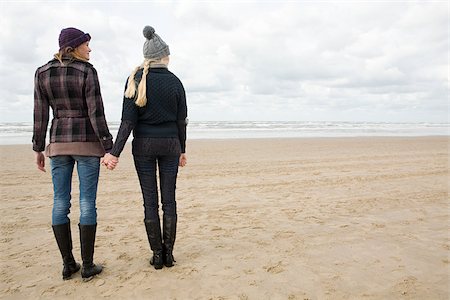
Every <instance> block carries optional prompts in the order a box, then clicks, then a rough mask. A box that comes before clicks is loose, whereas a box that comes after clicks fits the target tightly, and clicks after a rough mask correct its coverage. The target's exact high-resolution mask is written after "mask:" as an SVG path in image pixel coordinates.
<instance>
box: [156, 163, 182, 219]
mask: <svg viewBox="0 0 450 300" xmlns="http://www.w3.org/2000/svg"><path fill="white" fill-rule="evenodd" d="M178 163H179V156H178V155H176V156H173V155H170V156H169V155H165V156H159V157H158V167H159V185H160V189H161V202H162V209H163V212H164V215H165V216H171V217H174V216H176V215H177V202H176V199H175V190H176V185H177V174H178Z"/></svg>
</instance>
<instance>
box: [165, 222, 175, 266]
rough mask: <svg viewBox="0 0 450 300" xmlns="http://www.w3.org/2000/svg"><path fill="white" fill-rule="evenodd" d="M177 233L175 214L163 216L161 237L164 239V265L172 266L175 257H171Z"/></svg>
mask: <svg viewBox="0 0 450 300" xmlns="http://www.w3.org/2000/svg"><path fill="white" fill-rule="evenodd" d="M176 233H177V216H176V215H175V216H166V215H164V216H163V239H164V244H163V247H164V265H165V266H166V267H169V268H170V267H172V266H173V263H174V262H175V259H174V258H173V245H174V244H175V236H176Z"/></svg>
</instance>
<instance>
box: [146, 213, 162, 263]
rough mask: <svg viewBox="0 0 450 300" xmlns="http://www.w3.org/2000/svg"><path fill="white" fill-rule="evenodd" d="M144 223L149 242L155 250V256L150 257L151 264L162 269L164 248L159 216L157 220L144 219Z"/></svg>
mask: <svg viewBox="0 0 450 300" xmlns="http://www.w3.org/2000/svg"><path fill="white" fill-rule="evenodd" d="M144 223H145V230H146V231H147V238H148V242H149V244H150V248H151V249H152V251H153V257H152V258H151V259H150V264H151V265H153V267H154V268H155V269H161V268H162V267H163V248H162V240H161V225H160V222H159V218H158V219H156V220H144Z"/></svg>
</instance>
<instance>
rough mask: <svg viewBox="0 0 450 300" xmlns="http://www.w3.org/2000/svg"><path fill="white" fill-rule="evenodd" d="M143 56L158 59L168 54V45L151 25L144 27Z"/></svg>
mask: <svg viewBox="0 0 450 300" xmlns="http://www.w3.org/2000/svg"><path fill="white" fill-rule="evenodd" d="M143 32H144V36H145V38H146V39H147V40H146V41H145V43H144V58H150V59H160V58H163V57H166V56H168V55H169V54H170V51H169V46H168V45H167V44H166V43H164V41H163V40H162V39H161V38H160V37H159V35H157V34H156V33H155V29H154V28H153V27H151V26H145V27H144V31H143Z"/></svg>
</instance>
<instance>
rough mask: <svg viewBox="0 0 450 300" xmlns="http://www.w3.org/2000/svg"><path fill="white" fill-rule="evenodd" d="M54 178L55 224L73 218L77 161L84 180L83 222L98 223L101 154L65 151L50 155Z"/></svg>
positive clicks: (82, 196)
mask: <svg viewBox="0 0 450 300" xmlns="http://www.w3.org/2000/svg"><path fill="white" fill-rule="evenodd" d="M50 161H51V168H52V181H53V211H52V225H59V224H66V223H68V222H69V218H68V214H69V213H70V206H71V204H70V199H71V198H72V196H71V192H72V173H73V167H74V165H75V162H77V171H78V179H79V183H80V224H81V225H94V224H97V208H96V205H95V203H96V199H97V186H98V177H99V173H100V158H99V157H96V156H77V155H61V156H54V157H51V158H50Z"/></svg>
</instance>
